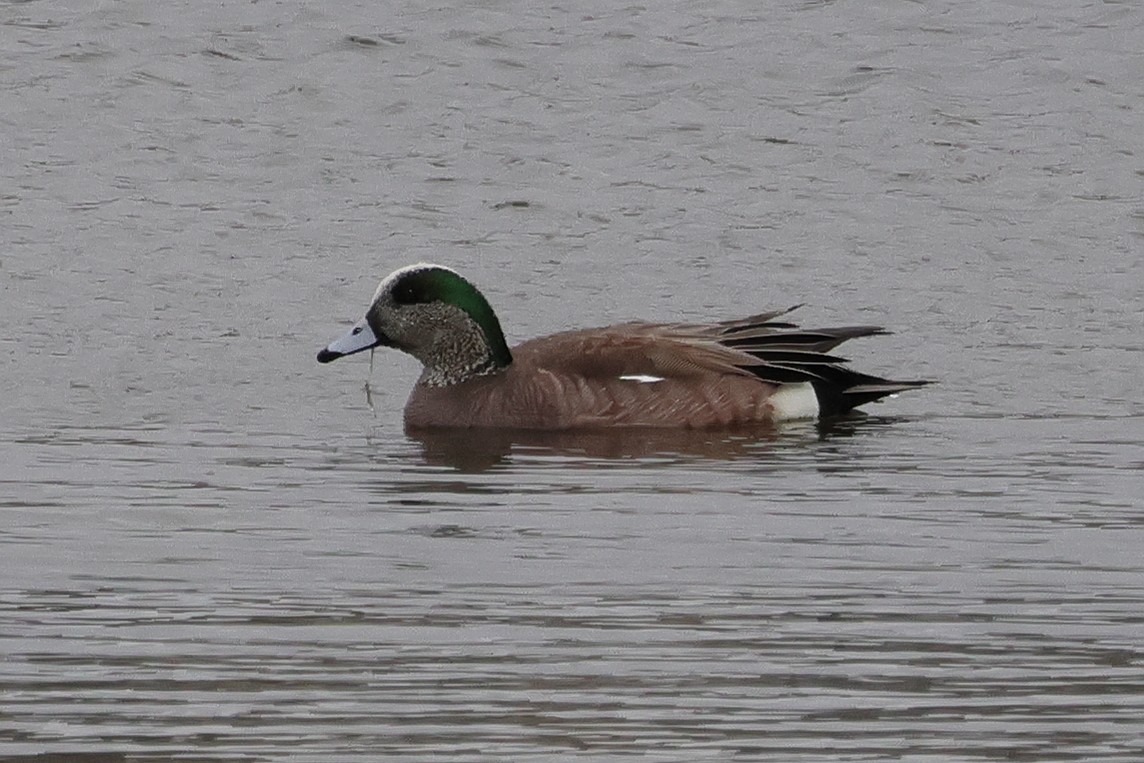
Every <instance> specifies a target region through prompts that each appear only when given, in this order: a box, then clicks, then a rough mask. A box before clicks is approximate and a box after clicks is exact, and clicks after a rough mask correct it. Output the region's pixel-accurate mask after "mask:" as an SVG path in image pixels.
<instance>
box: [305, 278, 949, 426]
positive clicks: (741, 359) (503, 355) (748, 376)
mask: <svg viewBox="0 0 1144 763" xmlns="http://www.w3.org/2000/svg"><path fill="white" fill-rule="evenodd" d="M793 309H794V308H790V309H788V310H777V311H774V312H770V313H762V314H759V315H752V316H750V317H748V318H740V319H738V320H729V321H721V322H719V323H711V324H706V325H695V324H679V323H644V322H632V323H620V324H617V325H614V326H605V327H603V328H592V329H580V330H575V331H564V332H561V333H558V334H552V335H550V336H544V337H539V338H536V339H530V340H528V341H526V342H523V343H521V344H518V345H517V346H516V347H513V348H512V349H511V350H510V349H509V347H508V345H507V344H506V343H505V339H504V333H503V332H502V331H501V326H500V321H498V320H497V316H496V313H495V312H493V309H492V307H491V306H490V305H489V303H488V300H486V299H485V297H484V295H482V294H481V293H480V291H478V290H477V288H476V287H475V286H473V285H472V284H471V283H469V281H467V280H465V279H464V278H463V277H462V276H461V275H460V274H458V273H457V272H455V271H453V270H451V269H449V268H446V267H443V266H441V265H432V264H427V263H421V264H417V265H410V266H408V267H404V268H401V269H400V270H397V271H395V272H393V273H391V274H390V275H389V276H388V277H386V278H385V279H384V280H383V281H382V282H381V284H380V285H379V286H378V287H377V292H376V293H375V294H374V296H373V301H372V302H371V303H370V306H369V309H368V310H366V314H365V318H364V319H362V320H361V321H360V322H359V323H358V324H357V325H355V326H354V327H353V328H352V329H350V331H349V333H347V334H346V335H345V336H343V337H342V338H340V339H337V340H335V341H334V342H332V343H331V344H330V345H329V346H328V347H326V348H325V349H324V350H322V351H321V352H319V353H318V362H319V363H329V362H330V361H332V360H335V359H337V358H340V357H342V356H343V355H352V354H353V353H355V352H361V351H362V350H368V349H370V348H371V347H378V346H384V347H396V348H397V349H399V350H402V351H404V352H407V353H409V354H410V355H412V356H413V357H415V358H417V359H418V360H420V361H421V363H422V365H423V366H424V370H423V371H422V374H421V378H420V379H419V380H418V381H417V384H416V386H415V387H414V388H413V393H412V395H410V397H409V402H408V403H407V404H406V406H405V424H406V427H408V428H410V429H419V428H437V427H466V428H468V427H498V428H512V429H547V430H573V429H595V428H602V427H613V426H624V427H628V426H632V427H634V426H640V427H691V428H728V427H736V426H750V425H757V424H766V423H775V422H780V421H785V420H788V419H804V418H814V417H816V416H829V415H836V414H840V413H845V412H846V411H849V410H850V409H852V408H854V407H855V406H859V405H863V404H864V403H869V402H872V401H874V400H878V399H879V398H882V397H885V396H887V395H892V394H894V393H895V392H901V391H903V390H908V389H914V388H916V387H921V386H923V385H925V384H927V383H928V382H925V381H891V380H889V379H882V378H879V377H877V376H870V375H868V374H863V373H859V372H858V371H853V370H851V369H850V368H848V367H847V366H846V365H845V363H846V360H845V359H843V358H839V357H836V356H834V355H829V354H827V353H829V352H830V351H831V350H833V349H834V348H835V347H837V346H838V345H839V344H841V343H842V342H845V341H846V340H847V339H853V338H855V337H861V336H871V335H875V334H885V333H887V332H886V331H885V330H884V329H882V328H879V327H877V326H843V327H839V328H825V329H813V330H804V329H800V328H798V326H796V325H795V324H793V323H788V322H786V321H783V320H776V319H777V318H779V317H780V316H783V315H785V314H786V313H788V312H790V310H793Z"/></svg>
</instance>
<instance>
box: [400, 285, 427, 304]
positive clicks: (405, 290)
mask: <svg viewBox="0 0 1144 763" xmlns="http://www.w3.org/2000/svg"><path fill="white" fill-rule="evenodd" d="M393 301H394V302H396V303H397V304H399V305H412V304H413V303H415V302H423V301H424V300H423V299H422V298H421V296H420V295H419V293H418V291H417V287H416V286H414V285H413V284H411V283H404V284H401V285H400V286H398V287H397V288H396V289H394V290H393Z"/></svg>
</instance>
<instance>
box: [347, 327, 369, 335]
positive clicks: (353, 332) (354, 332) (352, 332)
mask: <svg viewBox="0 0 1144 763" xmlns="http://www.w3.org/2000/svg"><path fill="white" fill-rule="evenodd" d="M363 328H365V327H364V326H354V330H353V331H351V332H350V333H351V334H353V335H354V336H357V335H358V334H360V333H361V330H362V329H363Z"/></svg>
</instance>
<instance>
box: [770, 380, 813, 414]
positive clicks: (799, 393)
mask: <svg viewBox="0 0 1144 763" xmlns="http://www.w3.org/2000/svg"><path fill="white" fill-rule="evenodd" d="M767 402H768V403H770V404H771V409H772V410H773V411H774V416H775V421H789V420H790V419H813V418H815V417H817V416H818V412H819V407H818V395H817V394H815V391H814V386H813V385H812V384H811V383H810V382H799V383H797V384H780V385H779V388H778V390H776V391H775V393H774V394H773V395H771V396H770V397H769V398H767Z"/></svg>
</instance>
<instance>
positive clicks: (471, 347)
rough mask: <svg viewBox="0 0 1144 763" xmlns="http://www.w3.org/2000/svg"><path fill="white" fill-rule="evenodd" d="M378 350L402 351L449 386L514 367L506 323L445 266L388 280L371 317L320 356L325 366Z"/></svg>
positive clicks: (406, 271)
mask: <svg viewBox="0 0 1144 763" xmlns="http://www.w3.org/2000/svg"><path fill="white" fill-rule="evenodd" d="M372 347H396V348H397V349H399V350H402V351H403V352H407V353H409V354H410V355H412V356H413V357H415V358H417V359H418V360H420V361H421V363H422V365H424V366H425V373H424V374H423V375H422V381H423V382H425V383H426V384H432V385H436V386H444V385H449V384H456V383H458V382H462V381H465V380H466V379H469V378H472V377H473V376H481V375H484V374H489V373H495V372H496V371H499V370H500V369H502V368H505V367H507V366H508V365H509V364H510V363H512V354H511V353H510V352H509V349H508V345H506V344H505V341H504V332H502V331H501V327H500V321H498V320H497V316H496V313H494V312H493V309H492V307H491V306H490V305H489V303H488V300H486V299H485V297H484V295H483V294H481V293H480V292H479V291H478V290H477V287H475V286H473V285H472V284H471V283H469V282H468V281H467V280H465V279H464V278H463V277H461V275H460V274H459V273H457V272H456V271H454V270H451V269H449V268H447V267H444V266H442V265H432V264H429V263H419V264H417V265H408V266H406V267H404V268H401V269H400V270H396V271H394V272H393V273H390V274H389V275H388V276H386V277H385V279H384V280H382V282H381V283H380V284H379V285H378V287H377V291H376V292H375V293H374V295H373V301H372V302H370V305H369V309H367V310H366V312H365V317H364V318H363V319H362V320H360V321H359V322H358V323H357V324H356V325H355V326H354V327H353V328H352V329H350V330H349V332H348V333H346V334H345V336H343V337H341V338H340V339H336V340H334V341H333V342H331V343H330V344H329V345H328V346H327V347H326V348H325V349H324V350H322V351H320V352H319V353H318V362H319V363H329V362H330V361H332V360H337V359H338V358H340V357H342V356H343V355H352V354H354V353H355V352H361V351H362V350H368V349H370V348H372Z"/></svg>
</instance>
